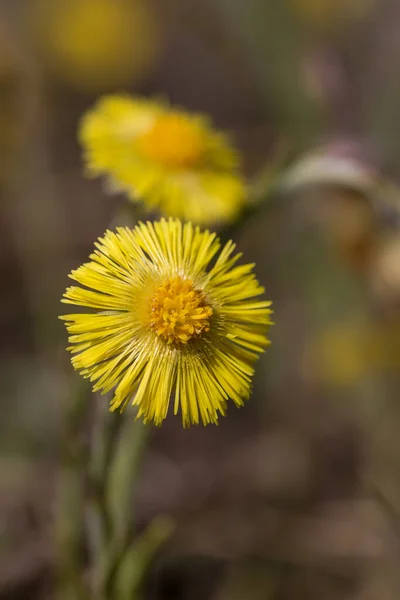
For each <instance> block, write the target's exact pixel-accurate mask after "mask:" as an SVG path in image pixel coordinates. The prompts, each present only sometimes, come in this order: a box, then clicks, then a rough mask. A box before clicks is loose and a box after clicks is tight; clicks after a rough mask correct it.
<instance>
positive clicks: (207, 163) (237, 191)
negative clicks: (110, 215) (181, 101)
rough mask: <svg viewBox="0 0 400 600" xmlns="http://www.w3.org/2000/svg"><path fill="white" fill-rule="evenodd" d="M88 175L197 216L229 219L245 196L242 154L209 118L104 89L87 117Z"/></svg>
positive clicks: (149, 202) (167, 210)
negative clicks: (107, 92)
mask: <svg viewBox="0 0 400 600" xmlns="http://www.w3.org/2000/svg"><path fill="white" fill-rule="evenodd" d="M80 140H81V143H82V145H83V148H84V154H85V158H86V164H87V172H88V174H89V175H90V176H97V175H106V176H107V177H108V179H109V181H110V183H111V186H110V187H111V188H114V189H119V190H121V191H124V192H125V193H127V194H128V196H129V198H130V199H131V200H133V201H134V202H138V201H139V202H140V201H142V202H143V204H144V206H145V207H146V208H147V209H148V210H149V211H153V210H157V211H159V212H160V213H162V214H164V215H167V216H172V217H179V218H183V219H187V220H191V221H193V222H195V223H197V224H208V223H217V222H218V223H219V222H221V223H222V222H230V221H232V220H234V219H235V217H236V216H237V214H238V212H239V210H240V209H241V207H242V206H243V203H244V200H245V186H244V183H243V180H242V178H241V176H240V174H239V154H238V153H237V152H236V151H235V150H234V149H233V148H232V146H231V145H230V144H229V142H228V140H227V138H226V137H225V136H224V135H223V134H222V133H219V132H216V131H215V130H214V129H213V128H212V126H211V125H210V123H209V121H208V120H207V118H205V117H203V116H199V115H192V114H189V113H186V112H183V111H180V110H177V109H175V108H171V107H169V106H168V105H167V104H165V103H161V102H156V101H147V100H143V99H137V98H131V97H129V96H106V97H104V98H102V99H101V100H100V101H99V102H98V104H97V105H96V106H95V107H94V108H93V109H92V110H90V111H89V112H88V113H87V114H86V115H85V116H84V118H83V120H82V125H81V130H80Z"/></svg>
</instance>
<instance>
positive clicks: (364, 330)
mask: <svg viewBox="0 0 400 600" xmlns="http://www.w3.org/2000/svg"><path fill="white" fill-rule="evenodd" d="M303 366H304V372H305V374H306V376H307V377H309V378H311V379H318V380H319V381H322V382H325V383H327V384H328V385H338V386H346V385H352V384H356V383H357V382H359V381H361V380H362V379H363V378H365V377H369V376H371V375H374V374H379V373H388V372H397V371H398V369H399V367H400V321H399V320H398V319H395V320H391V321H390V322H381V323H378V322H376V323H371V322H359V323H357V322H354V321H351V322H350V321H349V322H344V323H336V324H334V325H332V326H330V327H327V328H326V329H325V330H323V331H322V332H320V333H319V334H318V335H317V336H316V337H315V338H314V339H312V340H311V342H310V344H309V346H308V348H307V350H306V352H305V355H304V363H303Z"/></svg>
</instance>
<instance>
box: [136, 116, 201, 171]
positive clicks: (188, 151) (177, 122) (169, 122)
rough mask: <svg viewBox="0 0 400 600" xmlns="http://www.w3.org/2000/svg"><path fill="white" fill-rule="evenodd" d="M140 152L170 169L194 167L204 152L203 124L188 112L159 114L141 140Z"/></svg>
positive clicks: (139, 142) (139, 141)
mask: <svg viewBox="0 0 400 600" xmlns="http://www.w3.org/2000/svg"><path fill="white" fill-rule="evenodd" d="M138 144H139V150H140V152H141V153H142V154H143V155H144V156H145V157H146V158H148V159H150V160H153V161H155V162H158V163H160V164H161V165H163V166H164V167H167V168H170V169H186V168H192V167H195V166H196V165H197V164H198V163H199V162H200V160H201V159H202V157H203V154H204V134H203V131H202V129H201V127H200V126H199V125H198V124H197V123H195V122H194V121H193V120H192V119H189V118H188V117H186V116H185V115H179V114H171V115H163V116H161V117H158V118H157V119H156V121H155V123H154V125H153V126H152V128H151V129H150V130H149V131H147V132H146V133H144V134H143V135H142V136H140V138H139V140H138Z"/></svg>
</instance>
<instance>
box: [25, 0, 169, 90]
mask: <svg viewBox="0 0 400 600" xmlns="http://www.w3.org/2000/svg"><path fill="white" fill-rule="evenodd" d="M31 2H32V5H31V6H30V11H29V20H30V23H31V26H32V27H33V28H34V36H35V40H36V43H37V48H38V51H39V52H40V57H41V59H42V61H43V63H44V66H45V67H46V68H48V69H50V70H51V72H52V73H53V74H54V75H56V76H57V77H58V78H59V79H60V80H62V81H64V82H65V83H67V84H69V85H71V86H73V87H75V88H77V89H79V90H82V91H102V90H105V89H110V88H112V87H115V86H120V85H128V84H130V83H132V82H137V81H138V80H139V79H141V78H142V77H143V76H144V75H146V74H147V72H148V71H149V70H150V69H151V68H152V67H153V66H154V65H155V64H156V62H157V58H158V46H159V34H158V27H157V24H156V21H155V16H154V12H153V11H152V10H151V4H150V3H149V1H148V0H31Z"/></svg>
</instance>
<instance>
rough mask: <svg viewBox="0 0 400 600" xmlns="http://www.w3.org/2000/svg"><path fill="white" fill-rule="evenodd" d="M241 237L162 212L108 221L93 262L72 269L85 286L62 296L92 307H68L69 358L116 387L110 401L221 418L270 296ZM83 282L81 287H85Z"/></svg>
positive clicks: (245, 373) (264, 326) (259, 335)
mask: <svg viewBox="0 0 400 600" xmlns="http://www.w3.org/2000/svg"><path fill="white" fill-rule="evenodd" d="M234 248H235V244H233V242H228V243H227V244H226V245H225V246H224V247H223V248H222V249H221V244H220V242H219V240H218V238H217V237H216V235H215V234H213V233H210V232H209V231H203V232H202V231H200V229H199V228H198V227H193V225H192V224H191V223H187V224H185V225H182V223H181V221H179V220H177V219H170V220H168V221H166V220H164V219H162V220H161V221H158V222H156V223H154V224H152V223H146V224H145V223H139V225H137V226H136V227H135V228H134V229H128V228H118V229H117V231H116V232H111V231H107V232H106V234H105V235H104V237H103V238H100V239H99V240H98V242H97V243H96V250H95V252H94V253H93V254H92V255H91V256H90V259H91V260H90V262H88V263H86V264H84V265H82V266H81V267H79V268H78V269H77V270H76V271H73V272H72V273H71V275H70V277H71V278H72V279H74V280H75V281H76V282H78V283H79V284H80V286H72V287H70V288H68V289H67V291H66V293H65V295H64V298H63V302H65V303H68V304H76V305H79V306H84V307H88V308H90V309H93V311H92V312H90V313H89V312H87V313H79V314H69V315H65V316H63V317H61V318H62V319H63V320H65V321H66V326H67V329H68V331H69V334H70V338H69V341H70V344H71V346H70V348H69V350H71V352H72V353H73V354H74V356H73V358H72V363H73V366H74V367H75V368H76V369H77V370H78V371H80V372H81V373H82V375H83V376H84V377H88V378H90V380H91V381H93V382H95V385H94V390H102V392H103V393H106V392H108V391H110V390H111V389H114V397H113V399H112V402H111V410H114V409H116V408H119V407H120V408H121V410H122V409H123V408H124V407H125V406H126V404H127V403H128V402H129V401H132V404H133V405H136V406H137V407H138V417H140V416H142V417H143V419H144V421H145V422H147V421H154V422H155V423H156V424H157V425H160V424H161V423H162V421H163V420H164V419H165V417H166V415H167V411H168V407H169V404H170V400H171V399H173V401H174V412H175V413H177V412H178V409H179V408H180V409H181V412H182V420H183V425H184V426H189V425H190V424H191V423H193V424H196V423H199V421H202V422H203V424H205V425H206V424H208V423H217V421H218V414H219V413H221V414H222V415H224V414H225V412H226V405H227V401H228V399H231V400H233V402H234V403H235V404H236V406H241V405H242V404H243V402H244V400H246V399H247V398H248V397H249V395H250V391H251V377H252V375H253V372H254V369H253V363H254V362H255V360H256V359H257V357H258V355H259V354H260V353H261V352H262V351H263V349H264V347H265V346H266V345H267V344H268V340H267V337H266V333H267V330H268V326H269V325H270V324H271V320H270V315H271V310H270V308H269V307H270V304H271V303H270V302H267V301H264V300H259V299H257V296H259V295H260V294H262V292H263V288H262V287H260V285H259V284H258V282H257V280H256V278H255V276H254V274H253V272H252V271H253V266H254V265H251V264H248V265H242V266H237V265H236V262H237V260H238V259H239V258H240V256H241V255H240V254H236V255H234V256H232V253H233V251H234ZM81 286H84V287H81Z"/></svg>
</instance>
